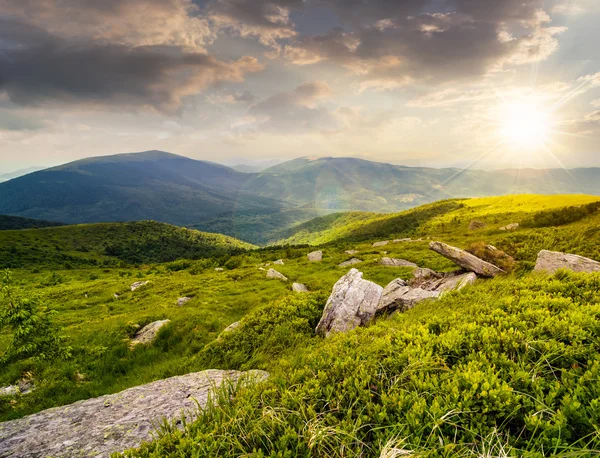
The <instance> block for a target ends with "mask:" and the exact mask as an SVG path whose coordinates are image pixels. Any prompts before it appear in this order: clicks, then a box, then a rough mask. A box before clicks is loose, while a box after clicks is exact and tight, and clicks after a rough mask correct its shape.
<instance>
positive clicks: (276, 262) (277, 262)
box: [273, 259, 283, 266]
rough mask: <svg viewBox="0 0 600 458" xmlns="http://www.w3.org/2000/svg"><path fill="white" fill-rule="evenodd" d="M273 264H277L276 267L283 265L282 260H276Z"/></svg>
mask: <svg viewBox="0 0 600 458" xmlns="http://www.w3.org/2000/svg"><path fill="white" fill-rule="evenodd" d="M273 264H277V265H278V266H282V265H283V259H278V260H277V261H275V262H273Z"/></svg>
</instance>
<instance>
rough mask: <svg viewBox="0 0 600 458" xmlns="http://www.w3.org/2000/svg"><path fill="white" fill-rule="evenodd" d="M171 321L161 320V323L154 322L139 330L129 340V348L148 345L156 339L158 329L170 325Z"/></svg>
mask: <svg viewBox="0 0 600 458" xmlns="http://www.w3.org/2000/svg"><path fill="white" fill-rule="evenodd" d="M170 322H171V320H161V321H155V322H154V323H150V324H147V325H146V326H144V327H143V328H142V329H140V330H139V331H138V332H136V333H135V335H134V336H133V339H131V344H130V347H131V348H133V347H135V346H136V345H140V344H142V345H145V344H149V343H151V342H153V341H154V339H156V335H157V334H158V331H159V330H160V328H162V327H163V326H165V325H166V324H168V323H170Z"/></svg>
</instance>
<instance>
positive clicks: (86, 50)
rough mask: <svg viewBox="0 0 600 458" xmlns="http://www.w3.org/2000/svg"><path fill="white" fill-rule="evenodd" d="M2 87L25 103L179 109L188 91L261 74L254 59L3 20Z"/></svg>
mask: <svg viewBox="0 0 600 458" xmlns="http://www.w3.org/2000/svg"><path fill="white" fill-rule="evenodd" d="M0 43H2V44H3V46H2V47H3V50H2V54H1V55H0V59H1V61H2V65H1V66H0V90H2V91H4V92H6V93H7V94H8V96H9V97H10V99H11V101H12V102H14V103H16V104H19V105H38V104H41V103H43V102H47V101H62V102H73V103H74V102H77V103H86V104H89V105H118V106H132V107H150V108H154V109H157V110H161V111H170V112H172V111H174V110H176V109H177V108H178V107H179V106H180V103H181V98H182V97H184V96H186V95H191V94H195V93H198V92H200V91H202V90H203V89H205V88H206V87H207V86H210V85H214V84H217V83H220V82H224V81H233V82H241V81H242V80H243V77H244V74H245V73H246V72H251V71H258V70H260V69H261V66H260V64H259V63H258V62H257V61H256V59H254V58H252V57H246V58H242V59H240V60H238V61H235V62H221V61H219V60H217V59H215V58H214V57H212V56H210V55H207V54H204V53H199V52H190V51H187V50H185V49H181V48H179V47H175V46H126V45H122V44H113V43H110V44H109V43H98V42H95V41H92V40H77V41H74V40H67V39H64V38H59V37H56V36H54V35H51V34H49V33H47V32H45V31H44V30H42V29H39V28H36V27H33V26H28V25H25V24H23V23H17V22H12V21H6V20H0Z"/></svg>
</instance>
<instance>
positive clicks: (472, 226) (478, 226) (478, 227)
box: [469, 220, 487, 231]
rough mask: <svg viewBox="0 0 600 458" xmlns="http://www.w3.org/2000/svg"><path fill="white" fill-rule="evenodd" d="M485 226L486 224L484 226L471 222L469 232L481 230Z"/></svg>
mask: <svg viewBox="0 0 600 458" xmlns="http://www.w3.org/2000/svg"><path fill="white" fill-rule="evenodd" d="M486 226H487V224H485V223H484V222H483V221H477V220H473V221H471V222H470V223H469V230H470V231H476V230H478V229H483V228H484V227H486Z"/></svg>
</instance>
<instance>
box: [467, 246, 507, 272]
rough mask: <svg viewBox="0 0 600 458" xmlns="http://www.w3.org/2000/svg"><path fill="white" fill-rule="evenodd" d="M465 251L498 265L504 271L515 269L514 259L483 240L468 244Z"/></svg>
mask: <svg viewBox="0 0 600 458" xmlns="http://www.w3.org/2000/svg"><path fill="white" fill-rule="evenodd" d="M467 251H468V252H469V253H471V254H474V255H475V256H477V257H478V258H480V259H483V260H484V261H487V262H489V263H491V264H494V265H496V266H498V267H500V268H501V269H502V270H504V271H505V272H512V271H513V270H515V267H516V263H515V260H514V259H513V258H512V257H510V256H509V255H507V254H506V253H505V252H504V251H502V250H499V249H497V248H496V247H494V246H493V245H489V244H487V243H485V242H475V243H472V244H471V245H469V246H468V248H467Z"/></svg>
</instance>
